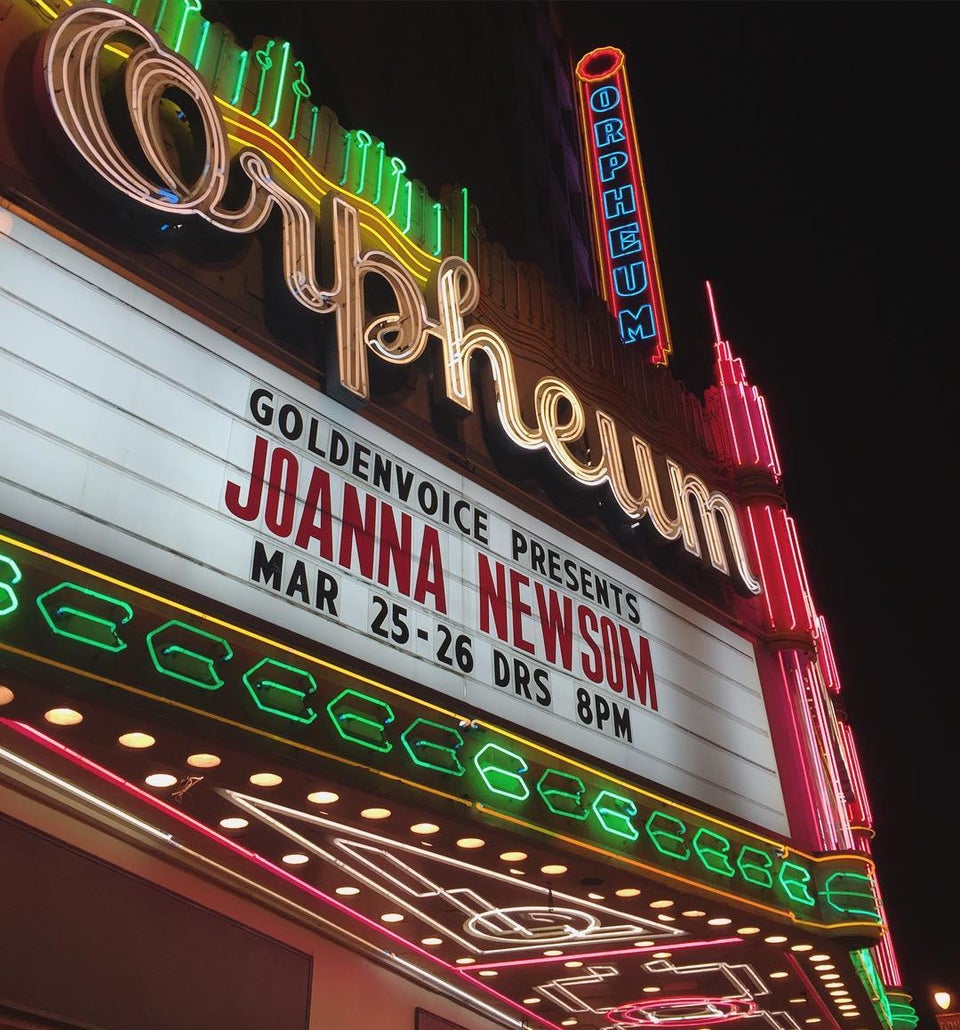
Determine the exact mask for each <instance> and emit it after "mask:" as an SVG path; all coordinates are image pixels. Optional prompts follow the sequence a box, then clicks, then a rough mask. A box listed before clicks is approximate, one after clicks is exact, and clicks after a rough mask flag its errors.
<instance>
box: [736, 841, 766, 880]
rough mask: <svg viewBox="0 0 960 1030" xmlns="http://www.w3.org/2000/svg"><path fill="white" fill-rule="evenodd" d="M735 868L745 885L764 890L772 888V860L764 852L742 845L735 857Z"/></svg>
mask: <svg viewBox="0 0 960 1030" xmlns="http://www.w3.org/2000/svg"><path fill="white" fill-rule="evenodd" d="M737 868H738V869H739V870H740V875H741V876H742V877H743V878H744V879H745V880H746V881H747V883H752V884H753V885H754V886H756V887H764V888H770V887H772V886H773V873H772V872H770V870H771V869H772V868H773V859H772V858H771V857H770V856H769V855H768V854H767V853H766V852H765V851H761V850H760V849H759V848H752V847H750V845H749V844H744V845H743V847H742V848H741V849H740V854H739V855H737Z"/></svg>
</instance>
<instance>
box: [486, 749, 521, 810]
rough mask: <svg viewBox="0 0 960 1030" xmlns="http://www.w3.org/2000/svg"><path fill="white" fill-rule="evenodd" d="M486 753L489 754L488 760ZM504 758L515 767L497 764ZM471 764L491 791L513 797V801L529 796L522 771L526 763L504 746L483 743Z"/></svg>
mask: <svg viewBox="0 0 960 1030" xmlns="http://www.w3.org/2000/svg"><path fill="white" fill-rule="evenodd" d="M488 754H489V755H490V756H491V758H490V760H489V761H488V760H487V755H488ZM505 759H509V764H510V765H512V766H514V767H515V768H505V767H504V766H503V765H498V764H497V763H498V762H500V761H503V760H505ZM473 764H474V765H475V766H476V769H477V772H478V773H480V777H481V779H482V780H483V782H484V783H485V784H486V785H487V788H488V789H489V790H490V791H491V792H492V793H494V794H500V795H501V796H502V797H505V798H513V799H514V800H515V801H524V800H526V799H527V798H528V797H529V796H530V788H529V787H528V786H527V784H526V782H525V780H524V778H523V773H525V772H526V771H527V763H526V762H525V761H524V760H523V759H522V758H521V757H520V756H519V755H515V754H514V753H513V752H512V751H508V750H507V749H506V748H505V747H500V745H499V744H493V743H490V744H485V745H484V746H483V748H481V749H480V751H478V752H477V753H476V754H475V755H474V756H473Z"/></svg>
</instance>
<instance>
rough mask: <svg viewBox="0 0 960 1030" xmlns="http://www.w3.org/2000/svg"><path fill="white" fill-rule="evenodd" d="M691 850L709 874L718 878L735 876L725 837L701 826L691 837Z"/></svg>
mask: <svg viewBox="0 0 960 1030" xmlns="http://www.w3.org/2000/svg"><path fill="white" fill-rule="evenodd" d="M693 850H694V851H695V852H696V855H697V858H699V859H700V861H701V862H702V863H703V864H704V866H705V867H706V868H707V869H709V870H710V872H711V873H716V874H717V875H718V876H735V875H736V872H737V871H736V869H734V868H733V866H732V865H731V864H730V858H729V855H730V841H728V840H727V838H726V837H723V836H721V835H720V834H719V833H714V832H713V830H708V829H707V828H706V827H705V826H701V827H700V829H699V830H697V832H696V833H695V834H694V836H693Z"/></svg>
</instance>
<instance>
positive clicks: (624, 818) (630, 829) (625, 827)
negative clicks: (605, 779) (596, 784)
mask: <svg viewBox="0 0 960 1030" xmlns="http://www.w3.org/2000/svg"><path fill="white" fill-rule="evenodd" d="M608 800H609V801H610V802H611V803H612V804H611V805H607V804H606V802H607V801H608ZM590 807H591V809H592V811H593V814H594V815H595V816H596V817H597V819H598V820H599V821H600V825H601V826H602V827H603V828H604V829H605V830H606V831H607V832H608V833H612V834H614V835H615V836H617V837H624V838H625V839H626V840H636V839H637V837H639V836H640V831H639V830H638V829H637V828H636V826H634V824H633V817H634V816H635V815H636V814H637V806H636V805H635V804H634V803H633V802H632V801H631V800H630V798H625V797H621V796H620V795H619V794H614V793H613V791H612V790H601V791H600V793H599V794H598V795H597V796H596V799H595V800H594V802H593V804H592V805H591V806H590Z"/></svg>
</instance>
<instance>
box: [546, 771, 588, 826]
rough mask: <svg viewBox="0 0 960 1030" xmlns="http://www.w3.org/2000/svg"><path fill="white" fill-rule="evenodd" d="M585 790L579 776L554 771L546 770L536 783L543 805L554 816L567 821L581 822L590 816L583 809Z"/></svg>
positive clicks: (585, 809)
mask: <svg viewBox="0 0 960 1030" xmlns="http://www.w3.org/2000/svg"><path fill="white" fill-rule="evenodd" d="M586 789H587V788H586V787H584V785H583V780H581V779H580V777H579V776H571V775H570V774H569V773H564V772H559V771H558V770H556V769H547V771H546V772H545V773H544V774H543V775H542V776H541V777H540V779H539V780H538V781H537V793H538V794H539V795H540V797H541V798H543V803H544V804H545V805H546V806H547V808H549V809H550V811H551V812H553V814H554V815H562V816H564V817H565V818H567V819H579V820H583V819H586V818H587V816H588V815H589V814H590V810H589V809H587V808H584V807H583V795H584V793H585V792H586Z"/></svg>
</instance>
